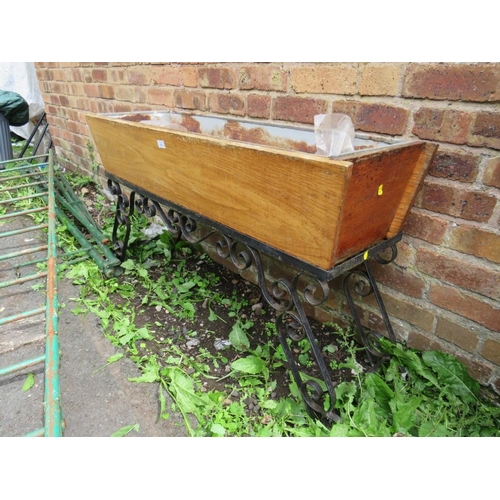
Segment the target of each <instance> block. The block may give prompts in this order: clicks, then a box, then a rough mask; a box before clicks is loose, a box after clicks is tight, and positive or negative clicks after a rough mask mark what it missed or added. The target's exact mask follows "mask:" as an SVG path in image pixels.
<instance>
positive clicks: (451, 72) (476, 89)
mask: <svg viewBox="0 0 500 500" xmlns="http://www.w3.org/2000/svg"><path fill="white" fill-rule="evenodd" d="M499 82H500V66H499V65H498V64H494V65H493V64H477V65H476V64H415V65H410V66H409V67H408V70H407V72H406V75H405V82H404V85H403V96H404V97H417V98H429V99H445V100H450V101H476V102H486V101H497V100H499V99H500V86H499Z"/></svg>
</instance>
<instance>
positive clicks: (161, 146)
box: [156, 139, 165, 149]
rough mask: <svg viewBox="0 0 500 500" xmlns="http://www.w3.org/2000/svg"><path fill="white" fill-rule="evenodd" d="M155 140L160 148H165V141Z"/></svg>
mask: <svg viewBox="0 0 500 500" xmlns="http://www.w3.org/2000/svg"><path fill="white" fill-rule="evenodd" d="M156 142H157V143H158V147H159V148H160V149H165V142H164V141H162V140H161V139H158V140H157V141H156Z"/></svg>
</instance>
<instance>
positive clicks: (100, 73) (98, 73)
mask: <svg viewBox="0 0 500 500" xmlns="http://www.w3.org/2000/svg"><path fill="white" fill-rule="evenodd" d="M92 81H93V82H107V81H108V72H107V71H106V70H105V69H93V70H92Z"/></svg>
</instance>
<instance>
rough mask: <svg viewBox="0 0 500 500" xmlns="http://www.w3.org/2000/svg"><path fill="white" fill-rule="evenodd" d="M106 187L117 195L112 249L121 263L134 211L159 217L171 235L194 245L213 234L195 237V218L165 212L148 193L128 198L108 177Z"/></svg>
mask: <svg viewBox="0 0 500 500" xmlns="http://www.w3.org/2000/svg"><path fill="white" fill-rule="evenodd" d="M108 189H109V191H110V193H111V194H112V195H115V196H117V202H116V212H115V221H114V225H113V233H112V242H113V246H114V251H115V253H116V255H117V257H118V258H119V259H120V260H121V261H122V262H123V261H124V260H125V258H126V253H127V247H128V242H129V238H130V228H131V225H130V219H131V217H132V215H133V214H134V211H135V210H137V212H138V213H140V214H143V215H145V216H146V217H148V218H152V217H155V216H158V217H160V219H161V220H162V221H163V223H164V224H165V226H166V228H167V230H168V231H169V232H170V233H171V234H172V235H174V237H176V238H180V237H181V236H182V237H184V239H185V240H186V241H187V242H189V243H191V244H193V245H194V244H196V243H201V242H202V241H203V240H205V239H206V238H208V237H209V236H210V235H211V234H213V231H210V232H208V233H207V234H204V235H202V236H197V235H196V230H197V223H196V220H195V219H193V218H191V217H188V216H186V215H183V214H181V213H179V212H178V211H176V210H173V209H170V210H168V212H167V213H166V214H165V212H164V211H163V209H162V207H161V205H160V204H159V203H158V202H156V201H155V200H151V199H149V198H148V197H147V196H143V195H142V194H140V193H136V192H135V191H131V192H130V198H128V197H127V196H126V195H125V194H124V193H123V192H122V189H121V186H120V184H119V183H118V182H116V181H114V180H112V179H108ZM122 226H124V227H125V234H124V236H123V239H119V237H118V233H119V228H120V227H122Z"/></svg>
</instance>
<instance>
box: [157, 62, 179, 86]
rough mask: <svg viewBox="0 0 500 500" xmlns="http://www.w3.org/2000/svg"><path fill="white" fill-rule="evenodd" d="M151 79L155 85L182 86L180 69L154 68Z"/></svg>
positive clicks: (168, 67) (169, 67)
mask: <svg viewBox="0 0 500 500" xmlns="http://www.w3.org/2000/svg"><path fill="white" fill-rule="evenodd" d="M151 78H152V80H153V83H154V84H159V85H174V86H179V85H180V84H181V74H180V68H177V67H173V66H162V67H154V68H153V69H152V73H151Z"/></svg>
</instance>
